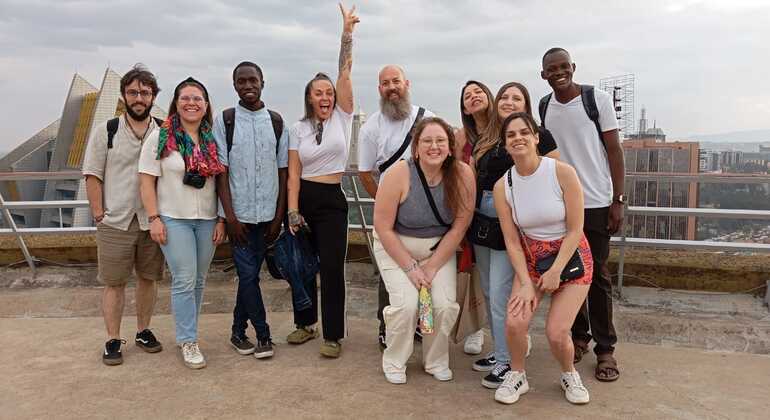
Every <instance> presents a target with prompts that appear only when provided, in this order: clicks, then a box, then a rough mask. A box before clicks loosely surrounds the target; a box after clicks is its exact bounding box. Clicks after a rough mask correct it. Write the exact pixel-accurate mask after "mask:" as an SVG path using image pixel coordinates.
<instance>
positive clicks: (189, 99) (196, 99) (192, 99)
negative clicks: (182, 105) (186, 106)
mask: <svg viewBox="0 0 770 420" xmlns="http://www.w3.org/2000/svg"><path fill="white" fill-rule="evenodd" d="M203 101H204V99H203V97H202V96H180V97H179V102H194V103H196V104H199V103H202V102H203Z"/></svg>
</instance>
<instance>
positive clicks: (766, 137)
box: [687, 130, 770, 143]
mask: <svg viewBox="0 0 770 420" xmlns="http://www.w3.org/2000/svg"><path fill="white" fill-rule="evenodd" d="M687 139H688V140H689V139H692V140H697V141H702V142H710V143H764V142H770V130H746V131H732V132H729V133H721V134H693V135H691V136H688V137H687Z"/></svg>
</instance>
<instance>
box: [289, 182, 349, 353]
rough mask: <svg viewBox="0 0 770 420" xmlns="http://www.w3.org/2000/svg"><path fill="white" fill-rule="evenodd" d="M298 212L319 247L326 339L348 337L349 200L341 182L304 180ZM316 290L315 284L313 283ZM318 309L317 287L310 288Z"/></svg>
mask: <svg viewBox="0 0 770 420" xmlns="http://www.w3.org/2000/svg"><path fill="white" fill-rule="evenodd" d="M299 211H300V213H301V214H302V216H304V217H305V222H307V224H308V226H309V227H310V232H311V236H312V239H313V243H314V245H315V246H316V249H318V256H319V259H320V263H321V264H320V265H321V267H320V272H321V320H322V322H323V336H324V339H326V340H339V339H341V338H343V337H344V336H345V329H346V325H345V312H346V311H345V256H346V255H347V251H348V202H347V200H346V199H345V194H344V193H343V192H342V188H341V185H340V184H323V183H319V182H312V181H306V180H304V179H303V180H301V182H300V190H299ZM312 288H313V289H315V286H312ZM308 294H309V295H311V301H312V302H313V306H312V307H311V308H310V310H311V311H313V312H315V313H317V312H318V301H317V299H314V298H313V295H314V294H315V290H308Z"/></svg>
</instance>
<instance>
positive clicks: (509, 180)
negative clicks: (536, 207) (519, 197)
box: [508, 167, 535, 261]
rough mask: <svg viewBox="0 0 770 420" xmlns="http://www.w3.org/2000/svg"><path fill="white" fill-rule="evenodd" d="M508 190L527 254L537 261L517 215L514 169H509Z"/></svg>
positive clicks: (515, 223) (517, 227)
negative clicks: (514, 194)
mask: <svg viewBox="0 0 770 420" xmlns="http://www.w3.org/2000/svg"><path fill="white" fill-rule="evenodd" d="M508 188H509V189H510V190H511V206H513V215H514V217H516V222H514V223H513V224H514V225H515V226H516V229H518V231H519V236H521V237H522V239H524V249H525V250H526V251H527V254H529V258H531V259H532V261H535V257H534V256H533V255H532V251H531V250H530V249H529V242H527V234H526V233H525V232H524V228H523V227H521V225H520V223H521V220H520V219H519V215H518V214H517V213H516V197H514V196H513V167H511V169H508Z"/></svg>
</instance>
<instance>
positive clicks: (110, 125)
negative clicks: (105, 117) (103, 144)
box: [107, 117, 163, 149]
mask: <svg viewBox="0 0 770 420" xmlns="http://www.w3.org/2000/svg"><path fill="white" fill-rule="evenodd" d="M152 119H153V120H155V124H156V125H157V126H158V127H160V126H161V125H163V120H161V119H160V118H155V117H152ZM118 123H120V117H115V118H113V119H111V120H109V121H107V148H108V149H112V139H114V138H115V133H117V132H118Z"/></svg>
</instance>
